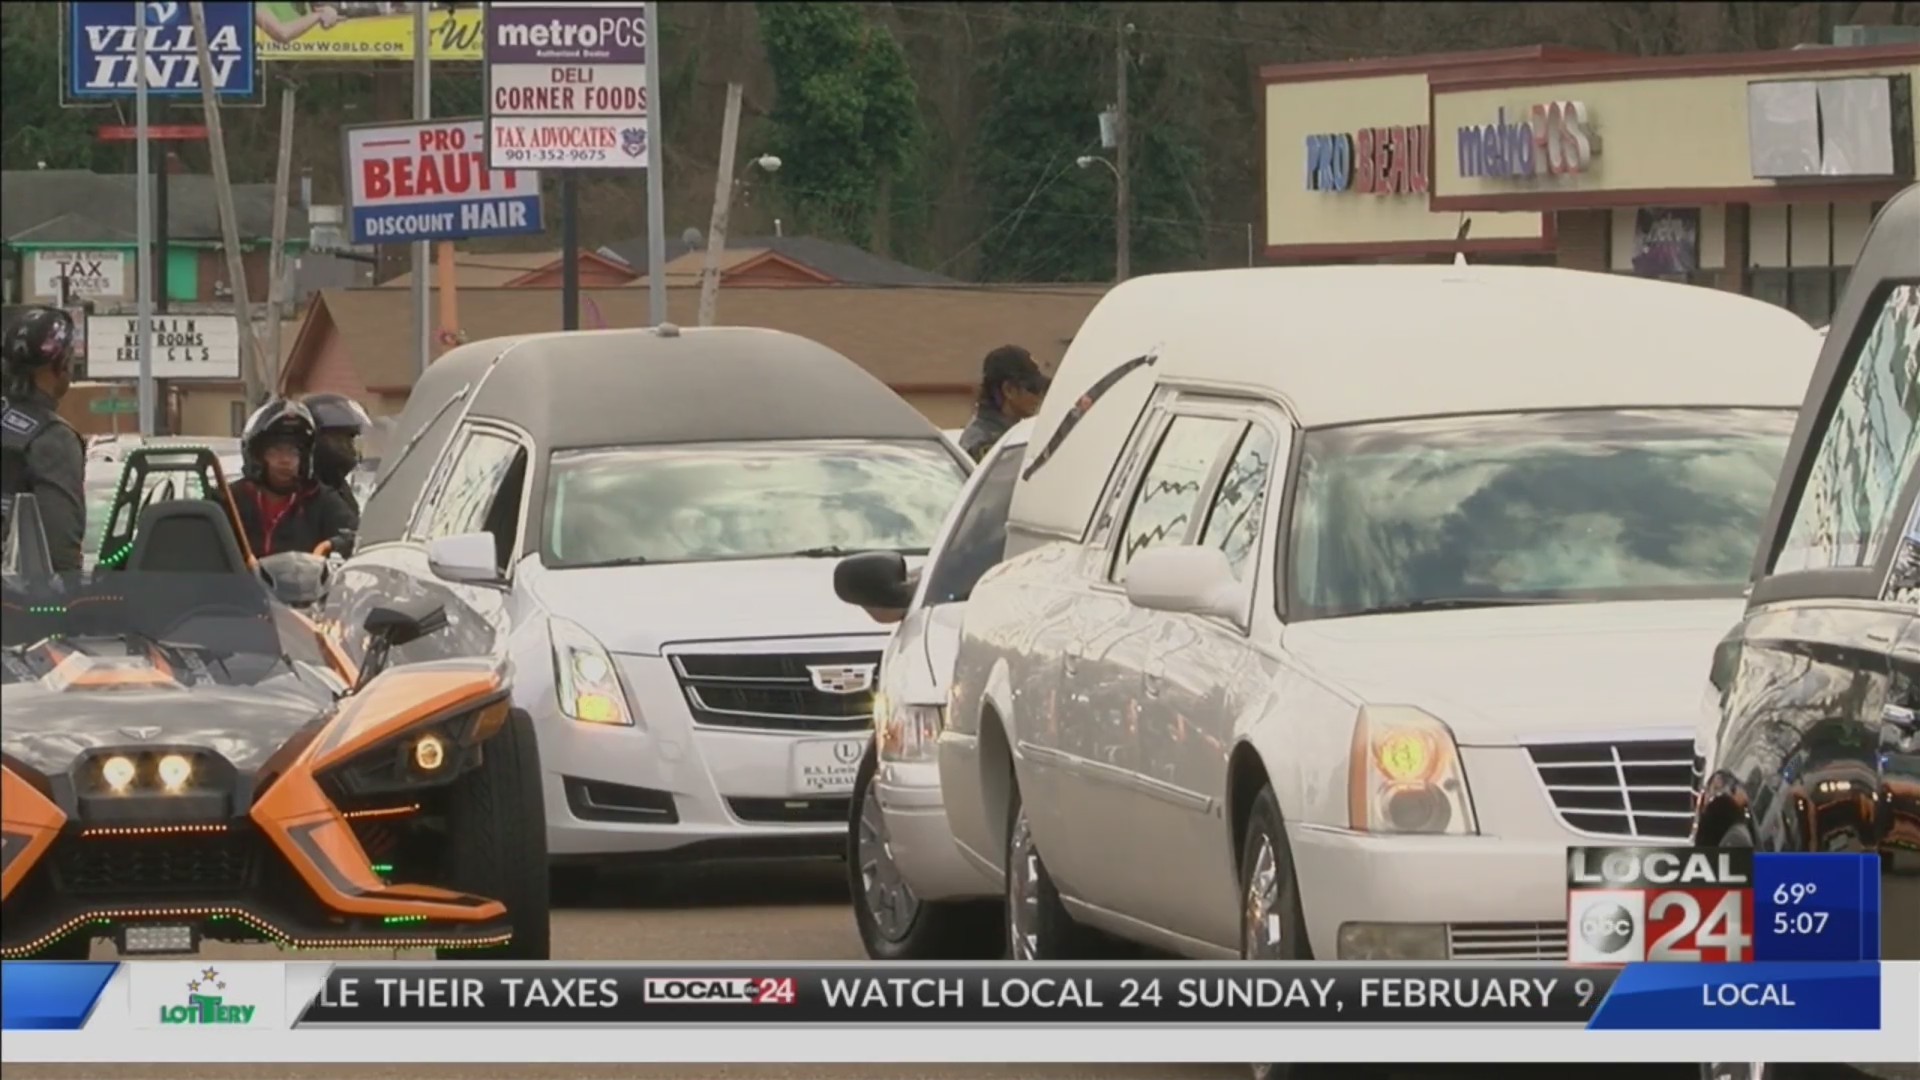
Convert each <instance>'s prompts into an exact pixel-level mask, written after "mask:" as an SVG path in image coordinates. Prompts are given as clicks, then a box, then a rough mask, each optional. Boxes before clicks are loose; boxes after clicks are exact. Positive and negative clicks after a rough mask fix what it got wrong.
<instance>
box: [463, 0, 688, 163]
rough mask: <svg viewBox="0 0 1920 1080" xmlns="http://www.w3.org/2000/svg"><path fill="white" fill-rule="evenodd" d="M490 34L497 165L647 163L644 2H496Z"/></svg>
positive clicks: (491, 145)
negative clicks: (590, 3) (572, 3)
mask: <svg viewBox="0 0 1920 1080" xmlns="http://www.w3.org/2000/svg"><path fill="white" fill-rule="evenodd" d="M486 36H487V132H486V142H487V153H488V161H489V163H490V164H491V165H492V166H493V167H494V168H496V169H512V168H526V167H529V166H539V167H550V168H556V169H644V168H646V164H647V133H648V130H649V121H650V117H651V112H650V110H649V108H648V105H649V102H648V101H647V82H646V77H647V18H646V5H645V4H634V3H608V4H593V5H586V4H582V5H566V4H505V3H496V4H490V5H488V11H487V27H486Z"/></svg>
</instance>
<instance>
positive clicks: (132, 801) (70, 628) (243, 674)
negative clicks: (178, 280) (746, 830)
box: [0, 448, 549, 959]
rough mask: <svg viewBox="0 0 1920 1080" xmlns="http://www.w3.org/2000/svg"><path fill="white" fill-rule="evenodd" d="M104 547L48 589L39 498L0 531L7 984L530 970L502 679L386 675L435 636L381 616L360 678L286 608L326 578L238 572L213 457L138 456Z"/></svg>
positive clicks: (534, 824) (528, 835) (1, 825)
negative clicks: (525, 966) (438, 964)
mask: <svg viewBox="0 0 1920 1080" xmlns="http://www.w3.org/2000/svg"><path fill="white" fill-rule="evenodd" d="M183 492H185V493H186V497H180V496H181V494H182V493H183ZM123 518H124V519H126V521H127V522H128V523H130V524H128V525H127V526H126V527H120V528H116V526H118V525H120V524H121V522H122V519H123ZM135 525H137V527H134V526H135ZM106 532H107V535H106V538H105V542H104V543H103V544H102V545H101V552H102V560H101V564H100V565H99V566H98V567H96V568H95V569H94V571H93V573H92V574H91V575H90V576H87V577H79V576H66V577H57V576H55V575H54V574H53V573H52V571H51V564H50V562H48V560H47V558H46V540H45V534H44V532H43V530H42V528H41V525H40V518H39V514H38V511H37V509H36V508H35V506H34V504H33V500H32V498H31V497H22V498H20V499H18V500H16V505H15V507H14V510H13V513H12V514H11V520H9V521H8V522H7V535H6V551H5V561H4V567H0V570H3V577H4V581H3V585H4V589H3V590H0V591H3V593H4V595H3V596H0V602H4V605H5V608H4V618H0V695H4V698H5V708H4V710H0V766H4V770H3V773H4V775H3V776H0V780H4V790H0V819H4V820H3V821H0V834H4V835H3V836H0V957H4V958H7V959H18V958H31V957H37V958H77V957H85V956H86V955H87V953H88V951H89V950H90V948H91V946H92V944H93V942H94V941H95V940H96V939H99V938H107V939H110V940H112V941H113V943H114V944H115V945H116V946H118V948H119V950H120V952H121V953H122V954H123V955H129V956H138V955H148V954H165V953H191V952H195V951H197V950H198V949H199V947H200V944H201V942H203V941H206V940H209V939H211V940H217V941H233V942H272V943H277V944H280V945H283V946H292V947H299V948H352V947H367V948H377V949H405V948H432V949H435V950H437V951H438V953H439V955H440V956H441V957H442V958H464V957H473V958H476V959H478V958H500V959H545V958H546V957H547V955H548V942H549V932H548V906H547V873H546V867H547V852H546V840H545V837H546V822H545V816H544V813H543V811H542V804H541V798H540V779H539V776H540V770H539V760H538V757H537V754H538V750H537V748H536V746H535V742H534V733H533V729H532V722H531V720H530V719H529V718H528V717H527V715H526V714H525V713H524V712H520V711H518V710H515V709H513V708H512V707H511V703H510V701H509V695H508V690H509V687H508V684H507V680H506V674H505V668H504V667H503V666H502V665H501V663H500V662H499V661H496V660H495V659H493V658H489V657H481V658H475V659H459V660H440V661H434V662H423V663H417V664H407V665H391V666H390V665H389V664H388V663H387V657H388V655H389V653H390V651H391V650H394V649H398V648H400V647H402V646H404V645H405V644H406V643H407V642H409V641H412V640H416V639H418V638H420V637H422V636H424V635H426V634H429V633H432V632H434V631H435V630H438V629H440V628H441V627H443V626H445V624H446V616H445V615H444V613H443V612H441V611H440V610H438V609H436V610H433V611H428V612H424V613H409V612H406V611H401V610H396V609H392V608H381V609H377V610H375V611H374V612H373V613H372V614H371V615H370V616H369V618H368V619H367V625H366V630H367V632H368V634H369V637H370V640H371V642H372V646H371V648H370V649H369V650H368V653H367V657H366V661H365V664H364V666H361V667H356V666H355V665H354V664H353V662H352V661H350V660H349V659H348V658H347V657H346V655H345V654H344V653H342V652H341V651H340V650H339V649H337V648H335V647H334V645H333V643H332V642H331V641H329V640H328V639H327V638H326V637H325V636H324V635H322V634H321V633H320V632H319V631H318V630H317V629H316V628H315V626H314V624H313V623H312V622H310V621H308V620H307V618H306V617H305V616H304V615H303V614H301V613H300V611H299V610H297V605H298V602H299V599H300V598H297V597H295V598H293V600H294V602H293V603H289V602H288V598H287V597H286V593H287V591H288V586H287V583H288V582H292V583H293V586H292V587H293V588H294V589H296V591H297V589H299V588H307V587H310V586H312V584H313V582H316V581H320V580H322V579H323V578H324V574H323V573H320V572H317V571H316V572H311V573H303V572H289V570H290V569H291V570H294V571H298V570H300V569H301V567H298V566H294V567H290V566H289V559H288V557H287V556H275V557H274V558H273V559H268V560H261V561H256V560H255V559H254V558H253V557H252V556H251V555H250V554H249V553H248V552H247V547H246V541H245V539H244V536H245V534H244V532H242V531H241V530H240V529H239V528H238V518H237V516H236V515H235V514H234V512H233V504H232V500H231V499H230V498H229V496H228V494H227V489H226V482H225V478H224V477H223V476H222V474H221V472H220V464H219V460H218V458H217V457H215V456H214V455H213V454H212V453H210V452H208V451H204V450H186V451H182V450H178V449H173V448H168V449H165V450H153V451H139V452H136V453H135V454H134V455H132V456H130V458H129V459H128V461H127V463H126V472H125V474H124V475H123V476H122V478H121V483H120V488H119V491H118V493H117V494H116V496H115V502H114V508H113V511H112V512H111V514H110V517H109V521H108V528H107V530H106ZM292 560H295V561H298V560H307V563H308V565H307V567H306V569H307V570H312V569H313V568H314V567H323V566H324V560H321V559H318V558H317V557H313V556H306V555H295V556H292ZM276 589H278V590H279V592H278V593H276ZM306 599H307V601H308V602H311V600H312V599H313V597H307V598H306Z"/></svg>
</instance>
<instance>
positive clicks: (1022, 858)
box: [1007, 806, 1040, 960]
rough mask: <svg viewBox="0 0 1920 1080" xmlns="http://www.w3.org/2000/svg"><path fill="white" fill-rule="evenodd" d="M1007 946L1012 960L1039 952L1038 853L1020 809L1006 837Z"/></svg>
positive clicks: (1024, 813) (1022, 808)
mask: <svg viewBox="0 0 1920 1080" xmlns="http://www.w3.org/2000/svg"><path fill="white" fill-rule="evenodd" d="M1007 943H1008V945H1009V946H1010V948H1011V950H1012V953H1013V958H1014V959H1015V960H1033V959H1036V958H1037V957H1038V955H1039V952H1040V852H1039V850H1038V849H1037V848H1035V847H1034V846H1033V830H1032V829H1030V828H1029V827H1028V826H1027V809H1026V807H1024V806H1022V807H1020V809H1019V810H1018V816H1017V817H1015V818H1014V820H1013V833H1012V835H1011V836H1009V837H1008V838H1007Z"/></svg>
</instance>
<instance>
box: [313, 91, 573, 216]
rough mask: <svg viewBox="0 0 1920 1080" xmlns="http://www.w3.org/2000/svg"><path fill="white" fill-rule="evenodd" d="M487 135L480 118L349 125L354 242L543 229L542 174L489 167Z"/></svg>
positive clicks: (347, 147) (348, 150)
mask: <svg viewBox="0 0 1920 1080" xmlns="http://www.w3.org/2000/svg"><path fill="white" fill-rule="evenodd" d="M485 134H486V122H485V121H484V120H431V121H425V122H421V123H415V124H381V125H369V126H365V127H351V128H348V129H347V131H346V144H347V145H346V150H347V177H348V185H347V186H348V201H349V202H350V203H351V206H352V209H351V211H350V213H349V215H348V217H349V223H350V225H351V227H352V233H353V243H355V244H405V243H412V242H413V241H416V240H461V239H466V238H468V237H476V236H514V235H518V234H521V233H537V232H541V231H543V230H544V229H545V223H544V222H543V221H542V219H541V213H540V210H541V206H540V174H539V173H538V172H535V171H533V170H531V169H516V170H511V171H508V170H499V169H489V168H487V150H486V145H485V142H484V139H485Z"/></svg>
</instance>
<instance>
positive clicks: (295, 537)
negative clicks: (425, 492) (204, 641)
mask: <svg viewBox="0 0 1920 1080" xmlns="http://www.w3.org/2000/svg"><path fill="white" fill-rule="evenodd" d="M315 441H316V432H315V424H314V422H313V414H312V413H311V412H308V411H307V407H306V406H305V405H302V404H300V403H299V402H297V401H288V400H285V399H278V400H274V401H270V402H268V403H267V404H265V405H263V406H261V407H260V408H259V410H258V411H256V412H255V413H254V414H253V416H251V417H249V418H248V420H247V429H246V433H245V434H244V435H242V436H241V441H240V452H241V456H242V459H243V462H244V467H245V469H246V476H245V477H244V478H243V479H240V480H237V481H235V482H234V484H233V505H234V509H235V510H237V511H239V513H240V524H241V525H242V526H244V527H245V528H246V530H247V546H248V547H249V548H250V549H251V550H252V551H253V554H254V555H255V556H258V557H262V558H264V557H265V556H268V555H278V554H280V553H281V552H286V551H306V552H312V551H316V550H317V549H318V548H319V547H320V545H321V544H323V543H324V544H331V545H332V550H333V551H334V552H337V553H338V554H340V555H349V554H351V553H352V551H353V536H354V532H355V530H357V529H358V528H359V527H360V518H359V515H358V514H356V513H354V512H353V510H352V509H351V508H350V507H348V505H347V504H346V503H345V502H344V501H342V500H341V498H340V495H339V493H338V492H336V491H334V490H333V489H332V488H330V487H327V486H325V485H324V484H321V483H320V482H318V481H317V480H315V479H314V475H313V468H314V443H315Z"/></svg>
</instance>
